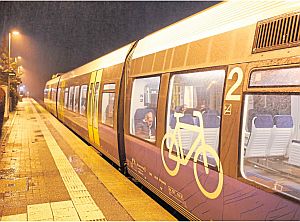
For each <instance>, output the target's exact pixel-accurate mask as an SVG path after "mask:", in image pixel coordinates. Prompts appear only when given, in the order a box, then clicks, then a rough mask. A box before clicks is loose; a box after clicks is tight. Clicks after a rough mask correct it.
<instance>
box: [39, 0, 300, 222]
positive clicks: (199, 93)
mask: <svg viewBox="0 0 300 222" xmlns="http://www.w3.org/2000/svg"><path fill="white" fill-rule="evenodd" d="M299 46H300V2H299V1H283V0H276V1H234V0H233V1H225V2H221V3H218V4H216V5H214V6H212V7H210V8H208V9H206V10H204V11H201V12H199V13H197V14H195V15H192V16H190V17H188V18H185V19H183V20H181V21H179V22H177V23H175V24H172V25H170V26H167V27H165V28H163V29H161V30H159V31H157V32H154V33H152V34H150V35H147V36H145V37H144V38H142V39H139V40H137V41H134V42H131V43H129V44H128V45H126V46H123V47H121V48H119V49H117V50H115V51H113V52H110V53H108V54H106V55H104V56H101V57H100V58H98V59H96V60H94V61H91V62H89V63H87V64H85V65H83V66H80V67H78V68H76V69H74V70H71V71H69V72H66V73H62V74H61V75H57V76H56V77H55V78H52V79H51V80H49V81H48V82H47V83H46V86H45V89H44V104H45V106H46V108H47V110H49V112H51V113H52V114H53V115H54V116H55V117H56V118H58V119H59V120H60V121H61V122H62V123H63V124H65V125H66V126H68V127H69V128H70V129H72V130H73V131H74V132H76V133H77V134H78V135H80V136H81V137H82V138H83V139H84V140H86V141H87V142H88V143H90V144H91V145H92V146H93V147H94V148H96V149H97V150H99V151H100V152H101V153H102V154H103V155H105V156H106V157H107V158H109V159H110V160H111V161H113V162H114V163H115V164H116V165H117V166H118V167H119V168H120V170H121V171H122V172H124V173H127V174H129V175H130V176H132V177H133V178H135V179H136V180H138V181H139V182H140V183H141V184H143V185H144V186H146V187H147V188H148V189H150V190H151V191H152V192H153V193H154V194H156V195H157V196H158V197H160V198H161V199H163V200H164V201H165V202H166V203H167V204H169V205H170V206H171V207H173V208H174V209H175V210H177V211H178V212H180V213H181V214H182V215H184V216H185V217H186V218H188V219H189V220H300V204H299V203H300V202H299V200H300V114H299V111H300V87H299V86H300V47H299Z"/></svg>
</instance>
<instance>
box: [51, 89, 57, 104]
mask: <svg viewBox="0 0 300 222" xmlns="http://www.w3.org/2000/svg"><path fill="white" fill-rule="evenodd" d="M55 99H56V89H55V88H53V89H52V101H55Z"/></svg>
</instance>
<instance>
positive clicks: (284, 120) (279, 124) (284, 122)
mask: <svg viewBox="0 0 300 222" xmlns="http://www.w3.org/2000/svg"><path fill="white" fill-rule="evenodd" d="M274 125H275V126H276V128H293V126H294V124H293V117H292V116H290V115H275V116H274Z"/></svg>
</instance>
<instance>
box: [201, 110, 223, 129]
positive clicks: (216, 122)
mask: <svg viewBox="0 0 300 222" xmlns="http://www.w3.org/2000/svg"><path fill="white" fill-rule="evenodd" d="M202 118H203V124H204V128H219V127H220V118H219V117H218V116H217V114H216V113H204V114H203V115H202ZM195 125H197V126H199V119H198V118H195Z"/></svg>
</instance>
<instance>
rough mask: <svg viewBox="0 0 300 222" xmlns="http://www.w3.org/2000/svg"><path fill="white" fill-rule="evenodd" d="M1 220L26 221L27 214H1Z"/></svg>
mask: <svg viewBox="0 0 300 222" xmlns="http://www.w3.org/2000/svg"><path fill="white" fill-rule="evenodd" d="M1 221H27V214H16V215H10V216H3V217H2V218H1Z"/></svg>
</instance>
